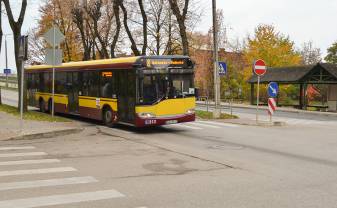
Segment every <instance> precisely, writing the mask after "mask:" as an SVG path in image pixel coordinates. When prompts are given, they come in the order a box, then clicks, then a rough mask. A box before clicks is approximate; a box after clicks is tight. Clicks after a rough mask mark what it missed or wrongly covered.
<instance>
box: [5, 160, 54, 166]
mask: <svg viewBox="0 0 337 208" xmlns="http://www.w3.org/2000/svg"><path fill="white" fill-rule="evenodd" d="M57 162H60V160H58V159H42V160H15V161H6V162H0V166H5V165H27V164H42V163H57Z"/></svg>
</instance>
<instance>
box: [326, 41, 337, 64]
mask: <svg viewBox="0 0 337 208" xmlns="http://www.w3.org/2000/svg"><path fill="white" fill-rule="evenodd" d="M324 59H325V61H326V62H328V63H332V64H337V41H336V42H335V43H333V44H332V46H330V47H329V48H328V55H327V56H326V57H325V58H324Z"/></svg>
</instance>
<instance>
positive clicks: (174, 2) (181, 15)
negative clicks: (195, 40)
mask: <svg viewBox="0 0 337 208" xmlns="http://www.w3.org/2000/svg"><path fill="white" fill-rule="evenodd" d="M169 3H170V6H171V9H172V12H173V14H174V15H175V17H176V19H177V22H178V26H179V32H180V37H181V41H182V46H183V54H184V55H189V45H188V37H187V29H186V17H187V12H188V6H189V3H190V0H184V5H183V9H182V11H180V7H179V1H178V0H169Z"/></svg>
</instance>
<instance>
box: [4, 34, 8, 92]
mask: <svg viewBox="0 0 337 208" xmlns="http://www.w3.org/2000/svg"><path fill="white" fill-rule="evenodd" d="M8 35H9V34H5V57H6V69H8V52H7V36H8ZM6 88H8V74H7V73H6Z"/></svg>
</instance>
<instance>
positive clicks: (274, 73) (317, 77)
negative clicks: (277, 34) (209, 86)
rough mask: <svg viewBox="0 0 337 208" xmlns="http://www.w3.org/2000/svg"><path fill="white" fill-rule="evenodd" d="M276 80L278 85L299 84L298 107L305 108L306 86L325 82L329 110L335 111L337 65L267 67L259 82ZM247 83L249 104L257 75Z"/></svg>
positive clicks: (336, 102) (336, 106) (336, 107)
mask: <svg viewBox="0 0 337 208" xmlns="http://www.w3.org/2000/svg"><path fill="white" fill-rule="evenodd" d="M269 82H277V83H278V84H279V85H282V84H283V85H288V84H296V85H299V86H300V92H299V108H300V109H306V108H307V97H306V95H307V87H308V85H309V84H325V85H327V86H328V106H329V111H337V65H336V64H328V63H318V64H316V65H308V66H290V67H277V68H276V67H275V68H268V70H267V72H266V74H265V75H264V76H262V77H261V79H260V83H261V84H268V83H269ZM248 83H250V84H251V91H250V93H251V101H250V102H251V104H253V102H254V91H255V89H254V88H255V84H257V76H256V75H253V76H252V77H251V78H250V79H249V80H248Z"/></svg>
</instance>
